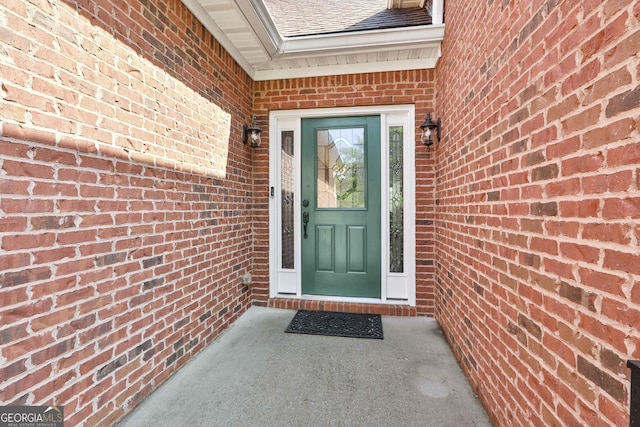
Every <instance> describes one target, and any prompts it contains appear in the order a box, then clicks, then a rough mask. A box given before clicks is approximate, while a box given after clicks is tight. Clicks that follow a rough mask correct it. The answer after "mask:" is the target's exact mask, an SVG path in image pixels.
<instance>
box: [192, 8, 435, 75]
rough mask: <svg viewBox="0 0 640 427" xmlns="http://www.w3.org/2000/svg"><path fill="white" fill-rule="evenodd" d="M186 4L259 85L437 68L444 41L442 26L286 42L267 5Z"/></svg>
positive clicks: (324, 35) (312, 37) (349, 33)
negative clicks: (295, 79)
mask: <svg viewBox="0 0 640 427" xmlns="http://www.w3.org/2000/svg"><path fill="white" fill-rule="evenodd" d="M390 1H396V2H397V3H400V1H399V0H390ZM404 1H405V2H407V0H404ZM440 1H442V0H440ZM182 2H183V3H184V4H185V5H186V6H187V7H188V8H189V10H191V12H192V13H193V14H194V15H195V16H196V18H198V19H199V20H200V22H201V23H202V24H203V25H204V26H205V27H206V28H207V29H208V30H209V31H210V32H211V34H213V36H214V37H215V38H216V39H217V40H218V41H219V42H220V44H222V46H224V48H225V49H226V50H227V51H228V52H229V54H230V55H231V56H232V57H233V58H234V59H235V60H236V61H237V62H238V64H239V65H240V66H241V67H242V68H243V69H244V70H245V71H246V72H247V73H248V74H249V76H250V77H251V78H252V79H254V80H256V81H259V80H278V79H286V78H298V77H315V76H325V75H336V74H355V73H369V72H378V71H398V70H412V69H421V68H434V67H435V66H436V63H437V61H438V58H439V57H440V54H441V51H440V45H441V42H442V39H443V38H444V24H442V23H438V24H430V25H422V26H413V27H402V28H392V29H382V30H371V31H354V32H344V33H336V34H322V35H313V36H300V37H282V36H281V35H280V33H279V32H278V31H277V29H276V26H275V23H274V22H273V19H272V17H271V16H270V14H269V11H268V9H267V8H266V6H265V5H264V3H263V2H262V0H182ZM403 6H404V5H403ZM440 10H441V9H440ZM434 22H436V23H437V22H442V19H441V17H440V19H438V17H436V16H434Z"/></svg>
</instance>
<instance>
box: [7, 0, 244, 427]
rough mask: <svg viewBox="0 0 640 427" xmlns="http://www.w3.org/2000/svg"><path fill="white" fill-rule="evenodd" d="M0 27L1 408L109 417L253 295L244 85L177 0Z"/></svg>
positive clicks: (107, 4)
mask: <svg viewBox="0 0 640 427" xmlns="http://www.w3.org/2000/svg"><path fill="white" fill-rule="evenodd" d="M0 33H1V34H2V36H1V37H0V40H1V41H0V112H1V113H0V114H1V118H2V123H1V124H0V300H1V301H2V303H1V307H0V405H10V404H35V405H38V404H55V405H64V407H65V415H66V420H67V421H68V424H69V425H73V426H76V425H89V426H94V425H108V424H111V423H112V422H113V421H115V420H117V419H118V418H120V417H121V416H122V415H123V414H124V413H125V412H126V411H127V410H130V409H131V408H132V407H133V406H135V405H136V404H137V403H138V402H139V401H140V400H141V399H142V398H143V397H144V396H146V395H148V394H149V393H150V392H151V391H152V389H154V388H156V387H157V386H158V385H159V384H160V383H162V381H164V380H165V379H166V378H167V377H168V376H169V375H171V373H172V372H174V371H175V370H176V369H177V368H178V367H180V366H181V365H182V364H184V362H185V361H186V360H188V358H189V357H190V356H191V355H193V354H195V353H196V352H198V351H199V350H201V349H202V348H203V347H204V346H205V345H206V344H207V343H209V342H210V341H211V340H212V339H213V338H214V337H215V336H216V335H217V334H218V333H219V332H220V331H221V330H223V329H224V328H225V326H226V325H228V324H229V323H230V322H232V321H233V320H235V319H236V318H237V317H238V316H239V315H240V314H241V313H242V312H243V311H244V310H245V309H246V308H247V307H248V305H249V304H250V292H249V289H248V288H247V287H245V286H242V285H241V284H240V276H241V275H242V274H243V273H245V272H248V271H250V270H251V268H252V253H251V245H252V240H251V236H252V234H251V232H252V228H251V212H252V208H253V206H252V203H253V199H252V186H251V177H250V164H251V151H250V150H249V149H248V148H246V147H245V146H243V145H242V143H241V141H240V127H241V124H242V123H246V122H248V121H249V120H250V118H251V98H252V85H253V82H252V81H251V79H249V78H248V77H247V75H246V74H245V73H244V72H243V71H242V70H241V69H240V68H239V67H238V65H237V64H236V63H235V62H234V61H233V60H232V59H231V58H230V56H229V55H228V54H227V53H226V52H225V51H224V50H223V49H222V48H221V47H220V45H219V44H218V43H217V42H216V41H215V40H214V39H213V38H212V37H211V36H210V35H209V34H208V33H207V32H206V31H205V30H204V29H203V27H202V26H201V25H200V24H199V23H198V22H197V21H196V20H195V19H194V18H193V17H192V15H191V14H190V13H189V12H188V11H187V9H186V8H185V7H184V5H182V3H180V2H179V1H177V0H172V1H168V2H167V1H153V0H143V1H137V0H131V1H101V2H97V3H96V2H90V1H87V2H85V1H79V2H64V1H62V0H53V1H37V0H33V1H32V2H28V1H25V0H10V1H9V0H2V1H0Z"/></svg>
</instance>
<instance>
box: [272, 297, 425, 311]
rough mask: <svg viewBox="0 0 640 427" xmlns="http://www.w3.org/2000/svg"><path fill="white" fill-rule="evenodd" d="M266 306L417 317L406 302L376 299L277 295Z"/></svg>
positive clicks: (413, 307)
mask: <svg viewBox="0 0 640 427" xmlns="http://www.w3.org/2000/svg"><path fill="white" fill-rule="evenodd" d="M267 306H268V307H271V308H280V309H286V310H321V311H341V312H345V313H367V314H381V315H386V316H417V315H418V313H417V310H416V306H411V305H409V302H408V301H395V300H394V301H382V300H381V299H377V298H344V297H335V296H326V297H325V296H320V295H302V296H296V295H291V294H289V295H282V294H281V295H278V296H276V297H272V298H269V300H268V301H267Z"/></svg>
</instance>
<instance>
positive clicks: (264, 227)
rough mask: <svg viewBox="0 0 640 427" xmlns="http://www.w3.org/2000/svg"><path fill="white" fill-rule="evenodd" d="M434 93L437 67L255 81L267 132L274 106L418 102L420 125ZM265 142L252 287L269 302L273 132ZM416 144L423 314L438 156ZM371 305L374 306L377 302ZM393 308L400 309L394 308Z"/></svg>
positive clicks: (428, 304) (429, 301) (259, 165)
mask: <svg viewBox="0 0 640 427" xmlns="http://www.w3.org/2000/svg"><path fill="white" fill-rule="evenodd" d="M434 93H435V73H434V70H417V71H399V72H385V73H370V74H358V75H340V76H327V77H311V78H304V79H288V80H275V81H264V82H256V83H255V100H254V111H255V113H256V114H257V115H258V118H259V119H260V126H261V127H262V129H263V130H265V131H264V132H263V135H265V136H267V135H268V117H269V111H272V110H293V109H304V108H325V107H354V106H368V105H394V104H415V106H416V127H418V126H419V125H420V124H422V122H423V121H424V118H425V116H426V113H427V112H428V111H433V109H434ZM263 143H264V145H265V148H262V147H261V148H260V149H259V150H258V152H257V154H256V156H255V157H254V180H255V185H256V192H255V200H256V206H258V207H259V209H257V211H256V212H255V213H254V215H255V219H256V221H255V223H256V236H255V238H256V246H255V270H254V271H255V273H256V276H255V277H254V285H253V286H254V298H255V299H256V302H257V303H260V304H266V302H267V299H268V297H269V282H268V279H269V269H268V267H269V266H268V258H269V252H268V250H269V249H268V248H269V228H268V227H269V212H268V203H269V200H268V185H269V157H268V148H266V147H267V144H268V137H266V138H264V139H263ZM416 144H417V145H418V146H416V171H417V177H416V192H417V194H418V201H417V203H416V233H417V234H416V251H417V255H416V264H417V266H416V286H417V289H416V296H417V307H416V309H417V313H418V314H423V315H433V314H434V304H435V302H434V281H433V278H434V272H435V262H434V260H435V246H434V243H435V227H434V217H435V210H434V190H435V174H434V172H433V171H434V158H435V157H434V155H433V151H432V152H430V153H429V152H427V151H426V149H425V147H424V146H423V145H422V143H421V142H420V141H416ZM275 305H278V304H275ZM285 305H286V304H285ZM346 309H348V307H347V308H346ZM372 309H373V310H374V311H375V307H374V308H372ZM358 310H367V311H371V308H367V307H364V306H363V307H359V308H358ZM393 310H394V312H395V308H394V309H393ZM400 311H401V312H403V313H404V312H406V311H403V310H400Z"/></svg>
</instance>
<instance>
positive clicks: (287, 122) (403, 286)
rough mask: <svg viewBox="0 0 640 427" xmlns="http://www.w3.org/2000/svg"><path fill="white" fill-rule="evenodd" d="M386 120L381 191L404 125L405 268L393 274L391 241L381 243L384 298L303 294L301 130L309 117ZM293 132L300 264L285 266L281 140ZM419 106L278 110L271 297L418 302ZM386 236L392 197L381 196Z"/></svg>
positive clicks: (272, 121) (273, 141)
mask: <svg viewBox="0 0 640 427" xmlns="http://www.w3.org/2000/svg"><path fill="white" fill-rule="evenodd" d="M371 115H379V116H380V130H381V132H380V133H381V135H380V150H381V156H380V188H381V189H385V188H388V185H387V183H388V178H389V167H388V165H389V127H390V126H402V127H403V197H404V221H403V227H404V236H405V238H404V248H403V251H404V269H403V272H402V273H390V272H389V271H388V270H389V246H390V243H389V238H383V239H381V292H380V295H381V297H380V298H379V299H378V298H354V297H336V296H318V295H304V294H302V269H301V265H302V256H301V238H302V221H301V215H302V209H301V201H300V200H298V199H299V198H300V194H301V188H302V185H301V173H300V170H301V156H300V147H301V131H302V119H303V118H332V117H349V116H371ZM289 131H292V132H293V144H294V148H293V150H294V195H297V197H295V196H294V203H293V206H294V226H293V230H294V253H295V255H294V265H295V267H294V268H293V269H283V268H281V265H282V260H281V252H282V241H281V225H280V224H281V210H280V207H281V202H282V200H281V192H280V191H281V178H280V175H281V174H280V157H279V155H280V136H281V135H282V132H289ZM415 177H416V174H415V106H414V105H412V104H407V105H388V106H370V107H339V108H321V109H320V108H314V109H303V110H275V111H271V112H270V113H269V188H268V191H269V296H270V298H294V299H311V300H323V301H343V302H363V303H382V304H404V305H410V306H415V304H416V283H415V282H416V280H415V271H416V265H415V244H416V242H415V217H416V212H415V206H416V204H415ZM381 215H382V218H381V235H382V236H389V193H388V191H384V190H383V191H382V192H381Z"/></svg>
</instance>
